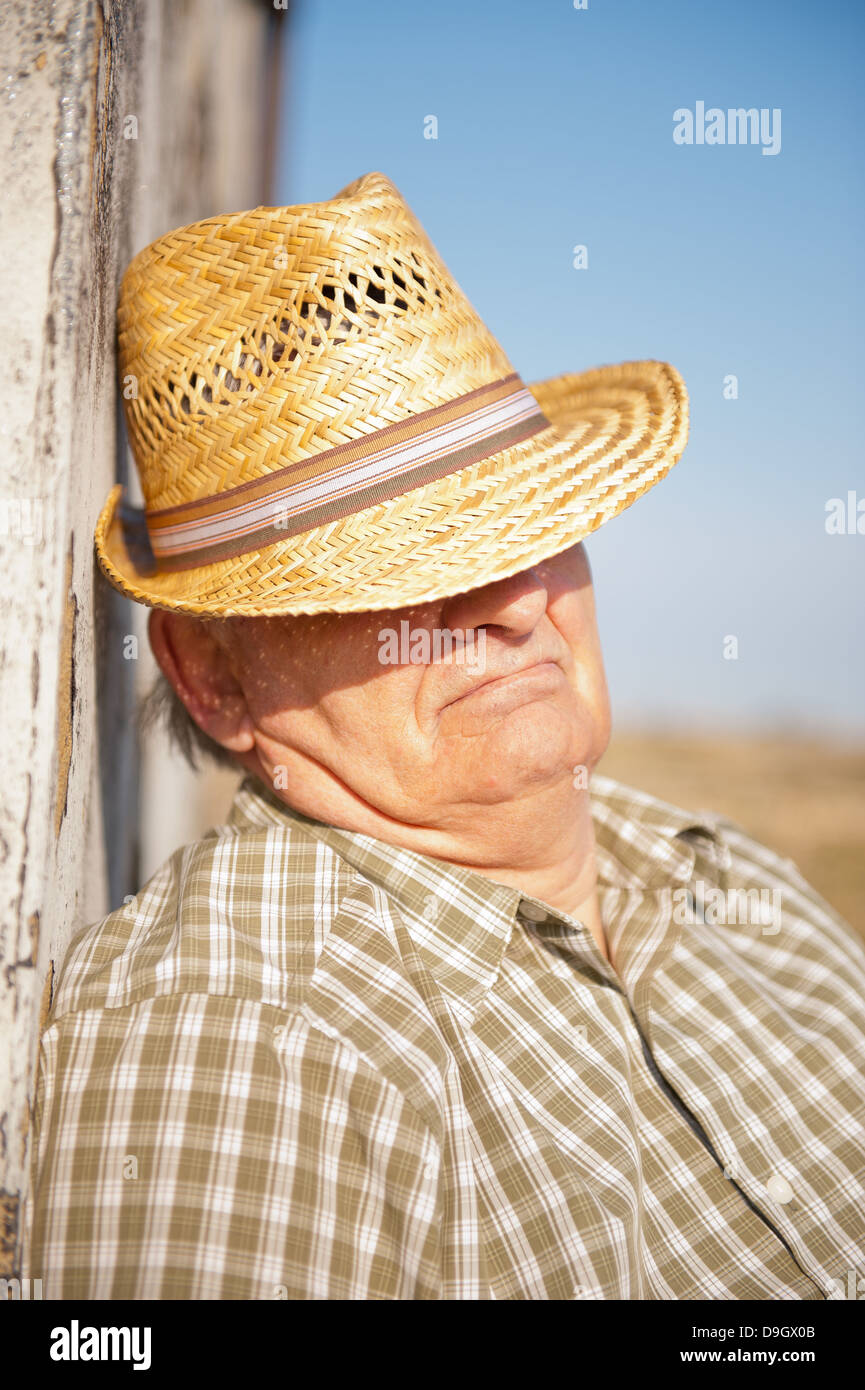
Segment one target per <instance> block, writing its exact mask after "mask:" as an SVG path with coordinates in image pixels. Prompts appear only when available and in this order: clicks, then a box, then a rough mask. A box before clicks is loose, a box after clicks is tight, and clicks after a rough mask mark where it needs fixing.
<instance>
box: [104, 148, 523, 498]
mask: <svg viewBox="0 0 865 1390" xmlns="http://www.w3.org/2000/svg"><path fill="white" fill-rule="evenodd" d="M118 332H119V365H120V373H121V379H122V387H123V398H124V405H125V410H126V420H127V426H128V429H129V435H130V441H131V444H132V449H133V453H134V455H135V459H136V463H137V466H138V471H139V475H140V478H141V485H142V490H143V493H144V497H145V502H146V505H147V506H148V508H154V509H158V508H162V507H170V506H175V505H177V504H179V503H183V502H188V501H193V500H197V499H199V498H203V497H207V496H209V495H213V494H215V493H220V492H223V491H227V490H228V489H230V488H233V487H236V486H238V485H240V484H243V483H246V482H249V481H251V480H253V479H256V478H260V477H262V476H263V475H265V474H267V473H269V472H272V471H273V470H275V469H277V468H283V467H285V466H286V465H287V464H291V463H295V462H299V461H301V460H303V459H305V458H309V457H311V456H313V455H315V454H317V453H319V452H321V451H323V450H326V449H331V448H333V447H335V446H337V445H339V444H343V443H346V442H348V441H351V440H353V439H357V438H358V437H359V436H361V435H363V434H366V433H369V432H371V431H375V430H380V429H383V428H384V427H386V426H387V425H390V424H394V423H396V422H398V421H401V420H404V419H406V418H407V417H409V416H411V415H414V414H417V413H419V412H421V411H425V410H428V409H430V408H432V407H434V406H437V405H441V404H444V403H445V402H448V401H453V400H456V399H458V398H459V397H461V396H463V395H465V394H467V393H468V392H470V391H473V390H476V389H477V388H478V387H481V386H486V385H488V384H489V383H491V382H494V381H497V380H500V379H501V378H503V377H505V376H507V375H508V374H509V373H511V372H513V367H512V366H511V364H510V362H509V360H508V358H507V357H506V355H505V353H504V351H503V350H502V348H501V347H500V345H499V344H498V342H497V341H496V339H495V338H494V337H493V335H492V334H491V333H490V332H489V330H488V329H487V328H486V326H485V325H484V323H483V321H482V320H481V319H480V317H479V316H478V314H477V313H476V311H475V310H474V308H473V307H472V305H471V304H470V303H469V301H468V300H467V299H466V297H465V295H464V294H463V292H462V291H461V289H460V288H459V286H458V285H457V284H456V282H455V281H454V279H453V277H452V276H451V275H450V273H449V271H448V270H447V268H446V266H445V265H444V263H443V261H442V260H441V257H440V256H439V255H438V253H437V251H436V250H435V247H434V246H433V245H432V243H431V242H430V240H429V238H428V237H427V235H426V233H425V232H424V229H423V227H422V226H421V225H420V223H419V222H418V220H417V219H416V218H415V216H414V215H413V213H412V212H411V211H410V209H409V208H408V206H407V205H406V203H405V201H404V199H403V198H402V196H401V195H400V193H399V191H398V190H397V188H396V187H395V186H394V184H393V183H392V182H391V181H390V179H388V178H387V177H386V176H385V175H384V174H381V173H377V172H376V173H371V174H366V175H364V176H363V177H361V178H359V179H356V180H354V182H352V183H350V184H349V185H347V187H346V188H344V189H343V190H342V191H341V192H340V193H339V194H337V196H336V197H335V198H333V199H331V200H330V201H328V202H324V203H311V204H303V205H300V206H296V207H286V208H264V207H260V208H255V209H253V210H251V211H248V212H241V213H236V214H233V215H230V216H225V217H214V218H208V219H207V220H205V221H202V222H198V223H194V224H192V225H191V226H188V227H182V228H179V229H177V230H176V231H174V232H171V233H169V234H168V235H166V236H164V237H161V238H159V239H158V240H157V241H155V242H153V243H152V244H151V245H150V246H148V247H146V248H145V249H144V250H143V251H141V252H140V253H139V254H138V255H137V256H136V257H135V258H134V260H133V261H132V262H131V264H130V266H129V268H128V270H127V272H126V275H125V276H124V279H123V284H122V286H121V294H120V303H119V308H118Z"/></svg>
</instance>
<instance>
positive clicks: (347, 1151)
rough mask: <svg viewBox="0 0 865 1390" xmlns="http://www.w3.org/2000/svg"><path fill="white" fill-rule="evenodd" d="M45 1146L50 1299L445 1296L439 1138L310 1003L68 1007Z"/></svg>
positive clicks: (29, 1259) (50, 1059)
mask: <svg viewBox="0 0 865 1390" xmlns="http://www.w3.org/2000/svg"><path fill="white" fill-rule="evenodd" d="M32 1145H33V1147H32V1181H31V1191H30V1195H29V1199H28V1233H29V1234H28V1239H27V1247H26V1249H27V1255H26V1265H27V1270H28V1273H29V1277H31V1278H41V1279H42V1280H43V1297H44V1298H46V1299H75V1298H81V1299H196V1300H200V1299H243V1300H248V1299H426V1298H439V1297H441V1273H440V1270H441V1266H440V1251H439V1225H440V1219H439V1218H440V1212H439V1206H440V1203H439V1177H440V1167H441V1163H440V1159H441V1153H440V1147H439V1144H438V1142H437V1141H436V1139H435V1137H434V1136H433V1134H432V1133H431V1131H430V1129H429V1127H428V1126H427V1124H426V1123H425V1122H424V1121H423V1120H422V1118H421V1117H420V1116H419V1115H418V1114H417V1112H416V1111H415V1110H414V1109H413V1107H412V1106H411V1105H410V1104H409V1103H408V1102H407V1101H406V1100H405V1099H404V1098H403V1097H402V1096H401V1094H400V1092H399V1090H398V1088H397V1087H396V1086H395V1085H393V1083H392V1082H391V1081H390V1080H388V1079H387V1078H386V1077H384V1076H382V1075H381V1074H380V1073H379V1072H378V1071H377V1070H376V1069H375V1068H374V1067H373V1066H372V1065H371V1064H370V1063H369V1062H368V1061H367V1060H366V1059H365V1058H364V1057H362V1056H361V1055H360V1054H359V1053H358V1052H356V1051H355V1050H354V1049H353V1048H352V1047H350V1046H349V1045H348V1044H347V1043H346V1042H344V1041H342V1040H341V1039H340V1038H339V1037H337V1036H335V1035H334V1033H333V1030H332V1029H329V1028H328V1027H327V1025H326V1024H325V1023H323V1022H320V1021H318V1020H316V1018H315V1017H314V1016H312V1015H310V1014H308V1013H304V1012H300V1013H289V1012H287V1011H285V1010H282V1009H279V1008H275V1007H271V1006H268V1005H262V1004H259V1003H257V1002H252V1001H249V1000H244V999H238V998H233V997H228V996H222V995H207V994H187V995H168V996H164V997H160V998H149V999H144V1000H141V1001H139V1002H137V1003H133V1004H129V1005H126V1006H124V1007H120V1008H113V1009H94V1010H85V1011H81V1012H73V1013H69V1014H66V1015H64V1016H63V1017H61V1018H59V1019H58V1020H56V1021H55V1022H53V1023H52V1024H51V1026H50V1027H49V1028H48V1029H47V1031H46V1032H45V1033H44V1034H43V1036H42V1039H41V1042H40V1056H39V1065H38V1074H37V1085H36V1091H35V1096H34V1107H33V1117H32Z"/></svg>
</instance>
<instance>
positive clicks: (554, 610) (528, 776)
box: [219, 545, 610, 834]
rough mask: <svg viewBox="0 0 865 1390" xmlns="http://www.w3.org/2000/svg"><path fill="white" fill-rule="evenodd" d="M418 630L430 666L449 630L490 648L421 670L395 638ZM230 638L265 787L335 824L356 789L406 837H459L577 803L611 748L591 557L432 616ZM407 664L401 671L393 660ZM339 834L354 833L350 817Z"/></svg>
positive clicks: (543, 567) (417, 643) (259, 628)
mask: <svg viewBox="0 0 865 1390" xmlns="http://www.w3.org/2000/svg"><path fill="white" fill-rule="evenodd" d="M406 623H407V624H408V629H407V630H408V632H409V633H410V634H411V637H412V640H413V642H414V650H415V651H416V652H417V651H419V650H420V649H421V648H422V645H423V641H424V639H423V638H418V636H417V634H418V633H419V631H421V630H423V631H426V632H427V633H428V634H429V637H428V638H427V639H426V640H427V641H428V642H429V644H430V650H431V651H434V650H435V647H434V645H433V643H434V639H435V635H436V631H437V630H438V633H439V641H441V634H442V633H443V632H445V631H449V632H451V633H465V632H466V631H467V630H471V631H473V632H475V633H476V634H477V630H478V629H483V630H484V636H483V638H481V637H480V636H479V635H476V637H475V643H476V645H475V647H474V652H473V651H472V648H471V647H468V648H467V649H466V650H465V651H463V652H460V651H459V647H457V648H456V650H455V651H454V652H452V653H451V655H450V656H447V655H445V657H444V658H443V659H441V660H438V661H429V662H427V664H417V663H413V662H411V661H408V660H406V659H405V655H406V653H405V650H403V651H402V652H399V653H395V652H394V649H393V645H392V644H391V646H390V648H388V646H387V643H386V639H385V638H384V637H383V634H387V632H388V631H390V632H392V633H395V634H399V633H400V631H401V627H400V625H401V624H406ZM403 631H405V629H403ZM219 633H220V636H219V641H220V644H221V645H223V646H224V647H225V649H226V651H227V653H228V656H229V659H230V663H231V666H232V668H233V671H234V675H235V678H236V680H237V682H238V684H239V685H240V687H241V689H242V691H243V696H244V699H245V704H246V708H247V711H248V713H249V715H250V716H251V718H252V721H253V723H254V725H255V729H256V733H255V739H256V748H257V754H258V758H259V759H260V760H261V763H262V765H263V767H264V770H265V773H266V775H267V777H268V780H270V781H271V782H272V783H273V784H274V785H276V786H277V787H278V788H279V789H280V790H281V791H282V792H283V794H284V796H285V799H286V800H287V801H288V802H289V804H291V805H292V806H295V807H296V808H297V809H298V810H300V811H302V812H304V813H305V814H307V815H310V816H312V817H314V818H317V819H330V818H331V817H332V816H333V815H334V811H333V809H332V806H331V805H329V804H328V803H329V802H330V798H329V797H328V796H327V794H326V788H327V787H328V786H333V787H334V789H336V788H337V787H339V794H340V797H341V798H342V802H343V805H344V804H345V798H344V796H343V791H342V789H348V792H349V793H350V795H351V797H352V798H356V799H359V801H360V802H361V803H366V805H367V806H372V807H374V808H375V809H376V811H378V812H379V813H381V814H383V815H385V816H387V817H390V818H392V819H393V820H394V821H395V822H398V823H399V824H401V825H409V826H417V827H423V828H424V829H426V828H429V829H430V830H432V831H444V832H445V833H449V834H454V833H459V831H460V826H461V825H462V824H465V823H467V820H468V818H474V819H476V818H477V813H478V810H479V809H481V810H482V809H483V808H488V810H489V812H490V813H492V814H494V807H496V806H499V805H500V804H501V803H510V804H513V802H514V801H516V800H520V799H524V798H525V799H531V798H532V797H534V796H535V795H537V794H539V793H540V794H543V793H545V792H547V791H548V790H550V789H551V788H553V787H554V786H559V787H560V788H561V789H563V790H568V791H569V789H570V788H571V787H572V786H573V784H574V769H575V768H579V767H583V768H586V769H588V770H591V768H592V767H593V766H594V764H595V763H596V762H597V760H598V758H599V757H600V756H601V754H602V753H603V751H604V748H605V747H606V744H607V740H608V737H609V725H610V716H609V702H608V696H607V689H606V681H605V678H604V671H603V663H602V658H601V651H600V644H599V641H598V633H597V627H596V622H595V607H594V598H593V592H592V582H591V574H590V570H589V565H588V560H587V558H586V554H585V551H584V549H583V546H582V545H576V546H573V547H572V548H571V549H569V550H567V551H565V552H563V553H562V554H560V555H558V556H556V557H555V558H554V559H552V560H549V561H545V562H543V563H541V564H539V565H536V566H533V567H532V568H531V569H529V570H525V571H523V572H522V573H520V574H518V575H515V576H513V577H512V578H510V579H505V580H500V581H498V582H496V583H493V584H488V585H485V586H484V587H483V588H479V589H474V590H472V591H470V592H468V593H465V594H460V595H458V596H455V597H453V598H449V599H444V600H439V601H437V602H435V603H429V604H422V605H419V606H414V607H411V608H401V609H394V610H388V611H382V612H376V613H357V614H327V615H323V616H300V617H287V618H236V619H228V620H226V621H224V622H223V623H221V624H220V625H219ZM469 640H471V638H470V636H469ZM445 650H446V649H445ZM395 654H396V655H397V656H398V660H397V662H396V664H394V663H393V662H392V661H383V660H382V656H387V655H389V656H391V657H393V656H394V655H395ZM472 657H473V659H472ZM481 657H482V660H481ZM457 658H459V659H457ZM323 788H324V789H325V794H324V797H323V792H322V789H323ZM569 794H571V795H572V794H573V793H572V792H570V791H569ZM322 800H324V805H323V804H322ZM335 823H342V824H345V823H346V817H345V815H344V814H342V813H340V811H339V810H337V812H336V820H335Z"/></svg>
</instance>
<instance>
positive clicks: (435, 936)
mask: <svg viewBox="0 0 865 1390" xmlns="http://www.w3.org/2000/svg"><path fill="white" fill-rule="evenodd" d="M590 796H591V804H592V817H593V821H594V827H595V837H596V842H597V853H598V868H599V887H600V888H601V889H603V888H605V887H612V888H619V889H624V890H626V891H629V892H643V891H646V890H655V889H662V888H664V887H668V886H670V887H672V886H675V885H676V884H681V883H685V882H688V881H689V879H690V878H691V877H692V876H693V874H694V871H695V864H696V860H697V857H698V854H701V853H702V854H708V855H709V856H710V858H718V857H719V855H721V854H722V852H723V847H722V846H721V842H720V840H719V837H718V835H717V833H716V831H715V830H714V829H713V827H712V826H711V824H710V823H709V821H708V820H707V819H706V818H703V817H700V816H694V815H692V814H690V813H689V812H686V811H682V810H679V809H678V808H677V807H674V806H670V805H668V804H666V803H664V802H662V801H658V800H657V799H656V798H654V797H651V796H649V795H647V794H646V793H643V792H637V791H633V790H631V789H630V788H627V787H623V786H622V785H621V784H620V783H618V782H615V781H613V780H612V779H611V778H608V777H600V776H598V775H595V776H594V777H593V778H592V782H591V788H590ZM229 824H231V825H235V826H242V825H244V824H245V825H250V826H262V827H266V826H271V825H272V826H276V827H281V828H283V829H284V828H286V826H294V827H296V828H297V829H299V830H300V831H301V832H302V833H305V834H307V835H312V836H314V837H315V838H316V839H318V840H320V841H321V842H322V843H324V844H326V845H328V846H329V847H330V848H331V849H332V850H333V851H334V852H335V853H336V854H337V855H338V856H339V858H340V859H341V860H343V861H344V862H346V863H348V864H350V865H351V866H352V867H353V868H354V869H355V870H357V872H358V873H359V874H360V875H361V876H362V877H363V878H365V879H367V880H368V881H370V882H372V883H373V884H375V885H377V886H378V887H380V888H381V889H382V890H383V891H384V892H385V893H386V894H387V895H388V897H389V898H390V899H391V900H395V901H396V903H397V905H398V907H399V910H400V912H401V914H402V915H403V917H404V919H405V921H406V924H407V927H408V931H409V934H410V936H411V939H412V942H413V944H414V946H415V947H416V949H417V950H418V952H419V954H420V956H421V958H422V959H423V961H424V963H425V964H426V965H427V967H428V968H429V969H430V970H431V971H432V973H433V974H434V976H435V978H436V980H437V982H438V984H439V986H440V987H441V988H442V990H443V991H444V992H445V993H446V994H447V995H448V997H449V998H450V999H451V1000H453V1001H454V1002H455V1003H456V1004H457V1005H458V1006H463V1007H464V1008H465V1009H467V1010H468V1011H470V1012H473V1011H474V1009H475V1008H476V1007H477V1006H478V1004H479V1003H480V1001H481V1000H482V999H483V997H484V995H485V994H486V993H487V992H488V990H489V989H491V988H492V986H493V984H494V983H495V980H496V978H497V976H498V973H499V970H500V969H501V963H502V958H503V956H504V954H505V951H506V950H507V947H508V943H509V942H510V939H511V936H512V934H513V932H514V930H515V928H516V929H517V930H526V929H529V930H532V929H534V928H533V924H532V922H531V921H529V922H528V924H527V923H526V921H525V918H524V915H522V914H521V912H520V910H521V908H523V909H525V907H526V905H528V910H529V913H531V912H532V909H535V910H536V911H537V910H540V911H541V912H543V911H544V910H545V911H546V913H547V914H549V915H548V917H547V921H546V924H545V927H546V930H549V929H550V928H552V929H553V930H555V929H556V924H557V923H563V924H565V928H566V929H567V927H568V925H570V926H571V927H577V926H578V925H579V924H577V923H576V922H575V919H573V918H569V917H568V916H567V915H566V914H564V913H562V912H559V911H558V910H556V909H554V908H552V907H551V906H550V905H549V904H547V903H543V902H542V901H541V900H540V899H537V898H532V897H529V896H527V895H526V894H523V893H521V892H520V891H519V889H517V888H511V887H509V886H508V885H506V884H500V883H496V882H494V881H493V880H492V879H489V878H487V877H485V876H484V875H482V874H479V873H476V872H475V871H474V870H472V869H466V868H460V867H458V866H456V865H453V864H449V863H447V862H445V861H444V860H440V859H435V858H433V857H432V856H429V855H423V854H418V853H415V852H414V851H412V850H408V849H402V848H399V847H397V846H394V845H390V844H387V843H386V842H385V841H382V840H378V839H376V838H375V837H373V836H370V835H362V834H359V833H358V832H356V831H351V830H342V829H339V828H338V827H336V826H332V825H327V824H325V823H324V822H322V821H317V820H313V819H311V818H310V817H308V816H305V815H302V814H301V813H300V812H299V811H296V810H294V809H293V808H292V807H289V806H287V805H286V804H285V802H283V801H282V800H281V799H280V798H279V797H278V796H277V795H276V793H275V792H273V791H272V790H271V789H270V788H269V787H267V786H265V784H264V783H262V782H260V781H259V780H258V779H257V778H255V777H252V776H251V775H247V776H246V777H244V779H243V781H242V782H241V784H240V787H239V788H238V791H237V793H236V795H235V798H234V802H233V804H232V808H231V813H230V815H229ZM610 973H611V980H612V979H615V976H613V975H612V972H610Z"/></svg>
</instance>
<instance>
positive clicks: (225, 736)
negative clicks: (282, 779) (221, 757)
mask: <svg viewBox="0 0 865 1390" xmlns="http://www.w3.org/2000/svg"><path fill="white" fill-rule="evenodd" d="M209 628H210V624H209V623H207V622H206V621H204V620H203V619H201V618H194V617H190V616H188V615H187V614H185V613H170V612H166V610H165V609H162V608H152V609H151V610H150V617H149V619H148V624H147V630H148V634H149V637H150V645H151V647H152V648H153V655H154V656H155V657H156V661H157V663H158V665H159V669H160V670H161V671H162V673H163V675H164V676H165V677H166V679H167V680H169V681H170V682H171V684H172V686H173V687H174V689H175V690H176V692H177V694H178V696H179V697H180V699H181V700H182V701H183V703H184V705H185V706H186V708H187V709H188V711H189V713H190V715H191V716H192V718H193V719H194V720H195V722H196V724H198V725H199V727H200V728H202V729H203V730H204V732H205V733H206V734H209V735H210V737H211V738H212V739H214V740H215V741H216V742H217V743H220V744H222V746H223V748H227V749H229V751H230V752H232V753H246V752H249V751H250V750H252V749H254V748H255V738H254V736H253V730H254V728H255V725H254V722H253V720H252V717H251V715H250V713H249V710H248V709H247V705H246V697H245V696H244V693H243V690H242V688H241V686H240V685H239V684H238V682H237V679H236V678H235V675H234V672H233V670H232V668H231V663H230V661H229V657H228V653H227V652H226V650H225V648H224V647H223V646H222V645H221V644H220V643H219V642H218V641H217V640H216V637H215V635H214V634H213V632H212V630H209Z"/></svg>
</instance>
